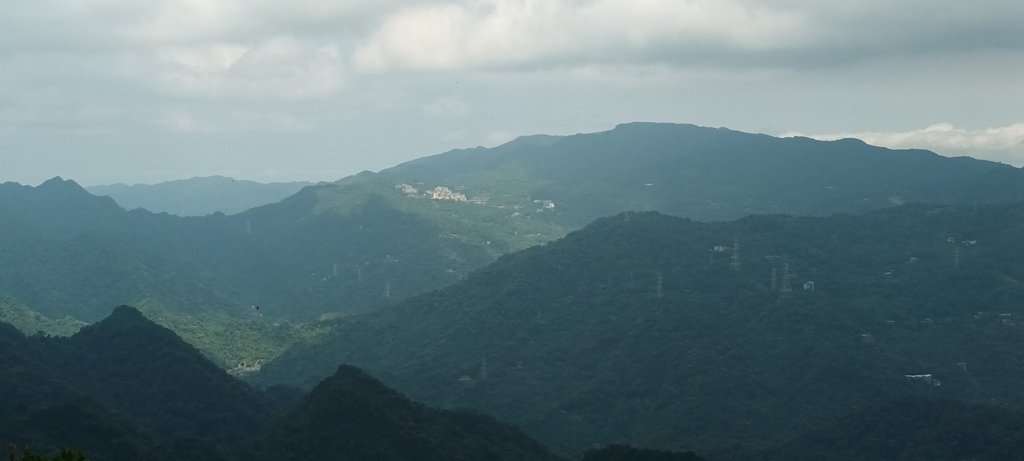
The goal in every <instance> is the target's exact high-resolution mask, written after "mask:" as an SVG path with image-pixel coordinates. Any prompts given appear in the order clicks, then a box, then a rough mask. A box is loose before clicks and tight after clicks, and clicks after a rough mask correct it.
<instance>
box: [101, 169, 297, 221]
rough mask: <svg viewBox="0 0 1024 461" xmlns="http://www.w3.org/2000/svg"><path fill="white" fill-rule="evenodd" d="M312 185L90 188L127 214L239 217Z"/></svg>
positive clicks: (192, 182) (201, 182) (226, 181)
mask: <svg viewBox="0 0 1024 461" xmlns="http://www.w3.org/2000/svg"><path fill="white" fill-rule="evenodd" d="M312 184H313V183H310V182H274V183H259V182H256V181H248V180H236V179H233V178H227V177H224V176H207V177H196V178H191V179H179V180H175V181H167V182H162V183H158V184H133V185H130V186H129V185H127V184H110V185H102V186H89V187H86V188H85V189H86V190H87V191H89V193H91V194H93V195H99V196H108V197H110V198H113V199H114V201H115V202H117V204H118V205H120V206H121V207H122V208H124V209H126V210H133V209H135V208H144V209H146V210H149V211H152V212H154V213H170V214H174V215H178V216H205V215H208V214H213V213H218V212H219V213H224V214H236V213H241V212H243V211H245V210H248V209H250V208H255V207H258V206H262V205H266V204H269V203H275V202H279V201H281V200H282V199H284V198H285V197H288V196H289V195H292V194H294V193H296V192H298V191H299V189H302V188H303V187H306V186H310V185H312Z"/></svg>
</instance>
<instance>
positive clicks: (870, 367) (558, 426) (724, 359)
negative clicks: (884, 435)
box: [253, 205, 1024, 453]
mask: <svg viewBox="0 0 1024 461" xmlns="http://www.w3.org/2000/svg"><path fill="white" fill-rule="evenodd" d="M1022 232H1024V208H1022V206H1021V205H999V206H986V207H964V208H957V207H945V206H924V205H908V206H903V207H898V208H895V209H890V210H883V211H878V212H874V213H871V214H868V215H863V216H849V215H837V216H834V217H830V218H795V217H787V216H762V217H750V218H744V219H741V220H737V221H733V222H724V223H713V224H706V223H699V222H695V221H690V220H685V219H680V218H674V217H668V216H664V215H660V214H657V213H625V214H621V215H618V216H616V217H613V218H607V219H602V220H598V221H597V222H595V223H594V224H592V225H590V226H588V227H587V228H585V229H583V230H581V231H578V232H574V233H571V234H570V235H568V236H567V237H566V238H564V239H562V240H560V241H557V242H554V243H551V244H548V245H545V246H542V247H535V248H531V249H528V250H526V251H523V252H519V253H515V254H512V255H509V256H506V257H503V258H501V259H500V260H499V261H497V262H496V263H495V264H493V265H490V266H488V267H487V268H485V269H482V270H480V271H477V272H475V273H473V274H471V275H470V276H469V277H468V278H467V279H466V280H465V281H464V282H461V283H459V284H457V285H455V286H453V287H450V288H446V289H443V290H440V291H437V292H435V293H431V294H427V295H423V296H420V297H417V298H414V299H411V300H409V301H407V302H405V303H402V304H399V305H396V306H395V307H393V308H388V309H385V310H383V311H379V312H376V313H372V314H367V315H363V316H354V317H347V318H343V319H340V320H337V321H336V325H335V331H334V332H332V333H330V334H328V335H327V336H325V337H324V338H323V339H322V341H321V342H319V343H315V344H311V345H306V346H301V347H297V348H294V349H293V350H291V351H289V352H288V353H286V354H285V355H283V356H282V357H280V358H279V359H278V360H276V361H274V362H272V363H270V364H269V365H268V366H267V367H264V369H263V371H262V372H261V373H260V374H259V375H257V376H255V377H254V378H253V379H254V381H255V382H259V383H274V382H285V383H291V384H295V385H299V386H309V385H310V384H311V383H314V382H316V381H317V380H318V379H319V378H320V377H322V376H324V375H326V374H327V373H329V372H330V370H331V369H332V368H333V367H334V366H335V365H336V364H337V363H343V362H344V363H352V364H355V365H357V366H360V367H363V368H366V369H367V370H369V371H370V372H371V373H373V374H375V375H377V376H380V377H381V378H382V379H383V380H384V382H386V383H388V384H389V385H392V386H394V387H396V388H398V389H399V390H402V391H403V392H407V393H409V394H410V395H411V396H413V397H414V398H417V399H421V400H423V401H425V402H427V403H430V404H434V405H441V406H455V407H462V406H465V407H474V408H480V409H482V410H483V411H486V412H489V413H493V414H495V415H496V416H498V417H499V418H501V419H504V420H507V421H510V422H513V423H515V424H518V425H521V426H522V427H523V428H524V429H525V430H526V431H527V433H529V434H531V435H533V436H535V437H537V438H538V439H540V440H542V441H544V442H546V443H548V444H549V445H550V446H552V447H554V448H556V449H557V450H559V451H560V452H563V453H578V452H579V451H580V450H582V449H584V448H586V447H589V446H591V445H592V444H595V443H623V444H632V445H637V446H649V447H656V448H662V449H676V450H696V451H698V452H709V451H712V450H718V449H722V448H724V447H728V446H732V445H736V444H740V445H747V446H750V447H768V446H770V445H772V444H773V443H776V442H777V441H779V440H787V439H790V438H792V437H796V436H797V435H799V434H801V433H803V432H805V431H807V430H809V429H811V428H815V427H819V426H820V425H822V424H825V423H827V422H829V421H832V420H834V419H835V418H837V417H838V416H840V415H842V414H845V413H847V412H850V411H853V410H854V409H857V408H861V407H864V406H869V405H873V404H880V403H883V402H886V401H889V400H898V399H903V398H909V397H928V396H936V397H949V398H958V399H964V400H967V401H985V402H996V403H999V404H1003V405H1011V406H1012V405H1019V404H1021V402H1024V394H1022V392H1021V389H1020V387H1019V386H1018V385H1017V382H1018V380H1019V378H1020V377H1022V376H1024V362H1022V361H1021V359H1020V356H1019V354H1018V352H1017V351H1019V350H1021V348H1024V336H1022V335H1021V334H1020V326H1019V325H1018V323H1017V322H1018V320H1017V318H1018V317H1020V316H1021V315H1024V312H1021V311H1020V304H1019V302H1018V300H1019V299H1021V296H1022V295H1024V284H1022V283H1021V282H1020V280H1024V265H1022V263H1021V261H1024V258H1021V255H1022V254H1024V247H1022V246H1021V243H1020V240H1019V238H1018V236H1019V235H1021V233H1022Z"/></svg>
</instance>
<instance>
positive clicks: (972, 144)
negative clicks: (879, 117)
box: [790, 122, 1024, 166]
mask: <svg viewBox="0 0 1024 461" xmlns="http://www.w3.org/2000/svg"><path fill="white" fill-rule="evenodd" d="M790 135H792V134H790ZM810 137H812V138H815V139H821V140H836V139H843V138H857V139H860V140H863V141H864V142H866V143H868V144H874V145H876V146H883V147H889V148H893V149H928V150H933V151H935V152H937V153H940V154H944V155H968V156H972V157H977V158H982V159H987V160H994V161H999V162H1004V163H1009V164H1012V165H1017V166H1021V165H1024V122H1021V123H1015V124H1012V125H1007V126H1001V127H992V128H985V129H978V130H967V129H963V128H957V127H955V126H953V125H952V124H950V123H938V124H935V125H931V126H929V127H927V128H923V129H919V130H910V131H901V132H879V131H868V132H859V133H833V134H819V135H812V136H810Z"/></svg>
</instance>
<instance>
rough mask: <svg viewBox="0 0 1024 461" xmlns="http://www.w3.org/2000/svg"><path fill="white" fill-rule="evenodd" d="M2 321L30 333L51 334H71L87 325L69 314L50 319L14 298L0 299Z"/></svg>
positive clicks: (0, 318) (0, 319)
mask: <svg viewBox="0 0 1024 461" xmlns="http://www.w3.org/2000/svg"><path fill="white" fill-rule="evenodd" d="M0 322H4V323H7V324H10V325H11V326H13V327H15V328H17V329H18V330H21V331H22V332H23V333H25V334H28V335H31V334H36V333H40V332H42V333H43V334H49V335H57V336H71V335H73V334H75V333H77V332H78V330H80V329H81V328H82V327H84V326H85V325H87V324H86V323H85V322H82V321H81V320H77V319H74V318H72V317H68V316H65V317H63V318H60V319H56V320H54V319H50V318H48V317H46V316H45V315H42V314H40V313H38V312H36V311H33V310H32V309H29V308H27V307H25V306H24V305H22V304H20V303H18V302H17V301H14V300H12V299H0Z"/></svg>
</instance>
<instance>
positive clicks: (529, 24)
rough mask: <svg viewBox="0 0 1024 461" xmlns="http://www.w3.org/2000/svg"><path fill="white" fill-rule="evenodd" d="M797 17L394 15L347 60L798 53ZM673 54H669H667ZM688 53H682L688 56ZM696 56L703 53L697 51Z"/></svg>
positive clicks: (493, 11) (498, 3) (455, 10)
mask: <svg viewBox="0 0 1024 461" xmlns="http://www.w3.org/2000/svg"><path fill="white" fill-rule="evenodd" d="M806 29H807V27H806V18H805V17H804V16H803V15H801V14H800V13H798V12H795V11H787V10H782V9H768V8H763V7H759V6H752V5H745V4H744V3H743V2H740V1H737V0H595V1H587V2H555V1H546V0H476V1H463V2H447V3H441V4H431V5H425V6H414V7H409V8H405V9H402V10H400V11H398V12H397V13H395V14H393V15H391V16H390V17H388V18H387V19H385V20H384V21H383V23H382V25H381V27H380V29H379V30H377V31H376V32H375V33H374V34H373V35H372V36H371V37H369V38H368V39H367V40H364V41H363V42H362V43H361V44H360V46H359V47H358V48H357V50H356V51H355V54H354V62H355V64H356V66H357V68H359V69H361V70H364V71H370V72H383V71H387V70H391V69H417V70H452V69H466V68H502V67H516V66H521V65H536V64H537V63H543V62H545V61H549V60H551V61H566V60H568V61H576V60H584V61H586V60H596V61H597V62H607V61H619V60H627V61H628V60H631V57H632V56H635V55H637V54H640V55H643V54H645V53H650V54H653V55H656V57H655V58H654V59H655V60H657V59H666V58H664V57H657V55H659V54H660V53H662V52H663V51H664V50H665V48H667V47H678V48H681V49H682V50H683V53H682V54H684V55H685V54H688V53H687V52H686V49H696V48H702V47H708V48H711V49H716V50H730V49H731V50H740V51H757V50H771V49H776V48H784V47H792V46H800V44H801V43H803V42H804V41H805V40H806V38H807V37H806V36H805V33H804V31H805V30H806ZM677 51H679V50H677ZM691 51H692V50H691ZM701 53H704V51H701Z"/></svg>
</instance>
